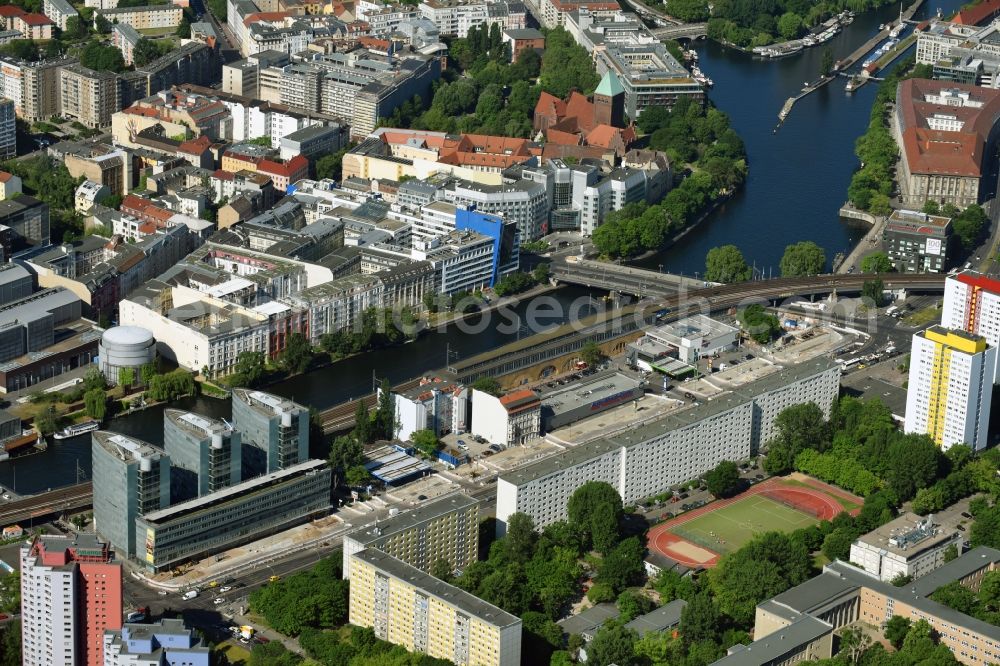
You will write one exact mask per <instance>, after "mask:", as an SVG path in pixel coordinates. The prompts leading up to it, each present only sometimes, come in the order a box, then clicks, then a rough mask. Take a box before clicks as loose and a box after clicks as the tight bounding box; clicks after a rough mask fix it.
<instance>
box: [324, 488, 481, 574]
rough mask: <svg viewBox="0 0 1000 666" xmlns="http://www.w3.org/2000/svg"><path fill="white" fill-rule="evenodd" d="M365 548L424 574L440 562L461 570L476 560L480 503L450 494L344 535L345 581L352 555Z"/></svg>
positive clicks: (459, 495)
mask: <svg viewBox="0 0 1000 666" xmlns="http://www.w3.org/2000/svg"><path fill="white" fill-rule="evenodd" d="M366 548H371V549H374V550H378V551H380V552H383V553H386V554H387V555H391V556H392V557H395V558H396V559H398V560H400V561H402V562H404V563H406V564H408V565H410V566H411V567H414V568H416V569H419V570H420V571H423V572H425V573H430V570H431V567H433V566H434V563H435V562H438V561H440V560H446V561H447V562H448V564H450V565H451V569H452V571H462V570H463V569H465V567H467V566H468V565H469V564H471V563H473V562H475V561H476V560H477V558H478V557H479V501H478V500H474V499H472V498H471V497H469V496H468V495H463V494H461V493H458V494H454V495H449V496H447V497H442V498H440V499H435V500H433V501H430V502H426V503H424V504H421V505H420V506H418V507H417V508H415V509H412V510H410V511H405V512H403V513H400V514H397V515H395V516H390V517H389V518H388V519H386V520H381V521H377V522H376V523H374V524H369V525H365V526H363V527H359V528H357V529H355V530H354V531H352V532H350V533H349V534H347V535H345V536H344V548H343V552H344V566H343V570H344V578H347V579H349V578H350V577H351V556H352V555H354V554H355V553H359V552H361V551H362V550H364V549H366Z"/></svg>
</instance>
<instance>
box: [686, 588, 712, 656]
mask: <svg viewBox="0 0 1000 666" xmlns="http://www.w3.org/2000/svg"><path fill="white" fill-rule="evenodd" d="M721 621H722V618H721V616H720V615H719V609H718V608H716V606H715V602H714V601H713V600H712V595H710V594H709V593H708V592H707V591H704V592H700V593H698V594H697V595H695V596H694V598H692V599H691V600H690V601H689V602H688V604H687V606H685V607H684V609H683V610H681V624H680V629H681V636H682V637H683V640H684V644H685V645H691V644H692V643H697V642H698V641H715V640H717V639H718V637H719V625H720V624H721Z"/></svg>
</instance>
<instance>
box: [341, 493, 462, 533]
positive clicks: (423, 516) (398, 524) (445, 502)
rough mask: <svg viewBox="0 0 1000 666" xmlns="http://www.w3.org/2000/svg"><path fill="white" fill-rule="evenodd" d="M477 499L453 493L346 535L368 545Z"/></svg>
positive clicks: (458, 509)
mask: <svg viewBox="0 0 1000 666" xmlns="http://www.w3.org/2000/svg"><path fill="white" fill-rule="evenodd" d="M478 504H479V500H474V499H472V498H471V497H469V496H468V495H464V494H462V493H455V494H454V495H448V496H446V497H442V498H440V499H436V500H434V501H432V502H428V503H426V504H422V505H420V506H419V507H417V508H415V509H412V510H410V511H404V512H403V513H399V514H396V515H395V516H390V517H389V518H388V519H387V520H383V521H381V522H376V523H375V524H373V525H365V526H364V527H359V528H357V529H356V530H354V531H353V532H351V533H350V534H348V536H349V537H350V538H352V539H354V540H355V541H357V542H359V543H361V544H363V545H365V546H368V545H370V544H372V543H375V542H376V541H378V540H380V539H384V538H386V537H390V536H392V535H393V534H399V533H400V532H405V531H407V530H411V529H413V528H414V527H417V526H418V525H422V524H424V523H426V522H428V521H431V520H435V519H437V518H440V517H441V516H443V515H445V514H448V513H452V512H454V511H463V510H465V509H468V508H470V507H473V506H478Z"/></svg>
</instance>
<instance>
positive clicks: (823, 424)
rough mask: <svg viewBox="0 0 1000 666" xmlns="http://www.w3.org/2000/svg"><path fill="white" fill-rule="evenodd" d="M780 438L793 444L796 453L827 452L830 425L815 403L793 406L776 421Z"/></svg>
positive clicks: (780, 414)
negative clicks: (803, 451)
mask: <svg viewBox="0 0 1000 666" xmlns="http://www.w3.org/2000/svg"><path fill="white" fill-rule="evenodd" d="M774 427H775V429H776V430H777V431H778V435H777V436H778V438H780V439H784V440H786V441H788V442H791V443H792V444H793V445H794V448H795V450H796V452H798V451H801V450H802V449H815V450H816V451H819V452H823V451H826V450H827V448H829V446H830V425H829V424H828V423H827V421H826V419H825V418H824V417H823V410H822V409H820V408H819V406H818V405H817V404H816V403H815V402H805V403H801V404H798V405H792V406H791V407H786V408H785V409H783V410H781V412H780V413H779V414H778V416H777V417H775V419H774Z"/></svg>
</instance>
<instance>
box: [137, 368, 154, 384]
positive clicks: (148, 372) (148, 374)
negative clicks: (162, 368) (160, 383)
mask: <svg viewBox="0 0 1000 666" xmlns="http://www.w3.org/2000/svg"><path fill="white" fill-rule="evenodd" d="M155 376H156V364H155V363H144V364H143V366H142V367H141V368H139V377H141V378H142V385H143V386H149V382H151V381H152V380H153V377H155Z"/></svg>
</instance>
